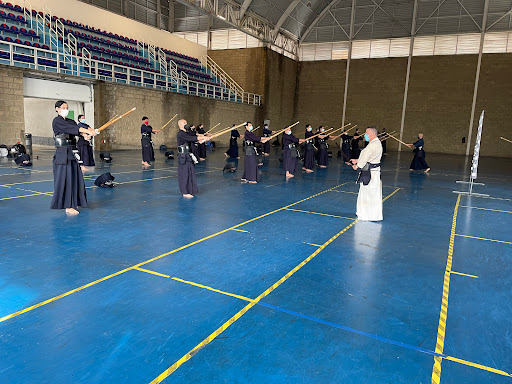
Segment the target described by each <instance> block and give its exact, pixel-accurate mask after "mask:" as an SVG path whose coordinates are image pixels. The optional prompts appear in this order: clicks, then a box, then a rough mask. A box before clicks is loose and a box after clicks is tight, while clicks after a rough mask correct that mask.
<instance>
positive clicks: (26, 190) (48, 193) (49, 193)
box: [16, 188, 53, 196]
mask: <svg viewBox="0 0 512 384" xmlns="http://www.w3.org/2000/svg"><path fill="white" fill-rule="evenodd" d="M16 189H19V190H20V191H25V192H33V193H40V194H41V195H47V196H53V193H51V192H38V191H32V190H30V189H23V188H16Z"/></svg>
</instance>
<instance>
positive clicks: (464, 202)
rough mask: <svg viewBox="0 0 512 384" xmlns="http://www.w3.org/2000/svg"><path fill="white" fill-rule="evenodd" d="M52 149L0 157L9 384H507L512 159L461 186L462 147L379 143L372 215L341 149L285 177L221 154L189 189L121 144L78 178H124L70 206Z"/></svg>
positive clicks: (489, 164)
mask: <svg viewBox="0 0 512 384" xmlns="http://www.w3.org/2000/svg"><path fill="white" fill-rule="evenodd" d="M52 154H53V152H49V151H40V152H37V153H36V155H38V156H39V159H36V160H35V161H34V167H33V168H31V169H20V168H17V167H15V166H14V165H13V163H11V162H10V161H9V162H7V161H6V160H3V161H2V162H0V185H1V187H0V212H1V216H2V223H3V225H2V235H1V239H2V240H1V246H0V383H2V384H3V383H9V384H14V383H38V384H39V383H156V382H160V381H163V382H165V383H322V384H324V383H343V384H345V383H347V384H348V383H372V384H373V383H407V384H410V383H431V382H432V383H439V382H441V383H447V384H448V383H478V384H482V383H493V384H502V383H512V377H511V376H510V373H511V372H512V326H511V323H512V322H511V319H512V295H511V294H512V290H511V287H512V285H511V284H510V283H511V277H510V276H511V272H512V267H511V265H510V261H511V260H512V231H511V230H510V227H511V226H510V224H511V219H512V189H511V186H512V176H511V174H510V169H511V167H512V161H511V160H507V159H491V158H482V159H481V161H480V163H481V164H480V169H479V173H480V175H481V177H480V179H479V180H478V181H481V182H484V183H486V186H485V187H476V191H477V192H484V193H488V194H490V195H491V197H492V198H481V197H471V198H468V197H467V196H460V197H459V195H457V194H454V193H452V190H453V189H457V188H461V186H457V185H456V184H455V180H457V179H460V178H461V177H463V175H464V171H463V170H464V160H465V159H464V158H463V157H457V156H434V155H427V156H428V157H427V160H428V161H429V163H430V165H431V167H432V173H431V175H424V174H419V173H413V174H411V173H409V171H408V164H409V162H410V160H411V154H410V153H403V154H402V155H401V159H400V158H399V157H398V155H397V154H390V155H389V156H387V157H386V158H385V159H384V161H383V163H384V164H383V184H384V187H383V196H385V197H386V200H385V202H384V221H383V222H382V223H364V222H355V221H354V217H355V203H356V198H357V195H356V192H357V186H356V185H355V184H354V179H355V172H354V171H352V169H351V168H350V167H347V166H343V165H342V163H341V161H340V160H339V159H336V158H335V159H333V161H332V163H331V166H330V167H329V168H328V169H327V170H317V171H316V172H315V173H313V174H301V173H300V172H299V173H298V174H297V176H296V177H295V179H292V180H290V181H288V182H286V181H285V178H284V175H283V173H282V169H280V168H279V161H278V154H277V153H274V154H273V155H272V156H271V158H270V159H265V164H264V166H263V167H262V169H261V173H262V181H261V183H260V184H257V185H249V184H240V182H239V179H240V177H241V173H242V170H241V169H239V170H237V172H236V174H223V173H222V171H221V169H222V167H223V166H224V164H225V159H224V156H223V154H222V150H218V151H217V152H216V153H209V154H208V155H209V157H208V160H207V161H206V163H201V164H200V165H198V166H197V171H198V183H199V188H200V194H199V197H197V198H195V199H194V200H191V201H186V200H184V199H183V198H182V197H181V196H180V195H179V191H178V186H177V179H176V174H177V172H176V166H177V164H176V160H174V162H173V161H171V162H165V161H164V158H163V155H162V154H161V153H156V155H157V162H156V164H155V166H154V167H153V168H151V169H149V170H145V171H142V169H141V166H140V152H139V151H122V152H114V153H113V158H114V160H113V163H112V164H111V165H100V166H97V167H96V168H95V169H94V171H93V172H91V173H89V175H91V174H94V175H99V174H101V173H103V172H106V171H110V172H112V174H114V176H116V180H115V181H116V182H117V183H118V184H117V186H116V187H115V188H114V189H110V190H107V189H100V188H96V187H94V186H93V181H94V178H95V176H93V177H91V176H87V177H86V184H87V185H88V186H90V187H89V189H88V190H87V193H88V198H89V203H90V208H88V209H82V210H81V213H80V215H79V216H77V217H66V216H65V214H64V212H62V211H52V210H50V209H49V205H50V200H51V192H52V190H53V184H52V183H53V181H52V173H51V157H52ZM240 165H242V161H240ZM468 167H469V166H468ZM501 172H506V175H505V176H502V175H500V173H501ZM443 290H444V292H443ZM440 315H441V317H440ZM436 351H437V352H436ZM434 361H436V367H435V368H433V367H434ZM439 369H440V371H439ZM433 372H434V374H433ZM439 372H440V374H439Z"/></svg>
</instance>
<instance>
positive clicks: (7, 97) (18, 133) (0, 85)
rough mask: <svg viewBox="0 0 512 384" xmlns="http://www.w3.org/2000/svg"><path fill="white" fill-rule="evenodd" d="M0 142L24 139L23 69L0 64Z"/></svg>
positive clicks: (15, 141)
mask: <svg viewBox="0 0 512 384" xmlns="http://www.w3.org/2000/svg"><path fill="white" fill-rule="evenodd" d="M0 120H1V121H2V124H1V125H0V144H6V145H9V146H10V145H14V144H16V143H17V142H18V141H22V140H24V133H25V119H24V107H23V71H21V70H19V69H17V68H11V67H6V66H4V65H0Z"/></svg>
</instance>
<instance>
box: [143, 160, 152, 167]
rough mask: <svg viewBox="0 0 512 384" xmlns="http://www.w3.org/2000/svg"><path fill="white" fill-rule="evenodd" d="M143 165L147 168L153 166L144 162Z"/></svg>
mask: <svg viewBox="0 0 512 384" xmlns="http://www.w3.org/2000/svg"><path fill="white" fill-rule="evenodd" d="M142 165H143V166H145V167H149V166H151V164H149V163H148V162H147V161H143V162H142Z"/></svg>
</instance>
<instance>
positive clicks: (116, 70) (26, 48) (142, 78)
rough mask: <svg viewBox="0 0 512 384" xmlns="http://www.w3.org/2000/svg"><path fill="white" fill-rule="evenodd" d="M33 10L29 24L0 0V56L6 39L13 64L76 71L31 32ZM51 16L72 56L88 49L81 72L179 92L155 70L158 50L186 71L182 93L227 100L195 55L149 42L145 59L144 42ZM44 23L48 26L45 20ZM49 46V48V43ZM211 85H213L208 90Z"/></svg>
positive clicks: (16, 9)
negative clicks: (151, 50)
mask: <svg viewBox="0 0 512 384" xmlns="http://www.w3.org/2000/svg"><path fill="white" fill-rule="evenodd" d="M36 15H40V16H41V17H40V18H39V20H41V19H43V20H46V18H45V15H44V14H43V13H42V12H38V11H35V10H32V16H33V23H34V24H32V25H31V23H30V21H31V20H30V19H28V20H27V19H26V18H25V16H26V14H25V10H24V9H23V8H22V7H20V6H18V5H16V6H14V5H12V4H11V3H8V2H7V3H6V2H3V1H2V0H0V47H1V48H0V60H5V59H7V60H9V59H10V57H11V56H10V55H11V51H9V49H7V50H6V49H5V47H7V45H6V44H2V43H3V42H7V43H11V44H15V46H14V50H13V51H12V59H13V61H14V63H15V64H16V65H21V66H26V67H29V66H30V65H32V67H34V65H36V67H35V68H36V69H37V68H38V67H37V66H43V67H45V68H47V69H48V70H51V68H57V67H59V68H61V69H70V70H73V68H74V70H75V71H76V70H77V68H76V67H77V64H76V63H78V62H77V61H75V62H74V63H75V64H73V60H72V59H71V58H68V59H67V61H66V64H64V62H63V61H62V60H63V58H62V57H61V58H60V59H59V60H60V63H59V62H58V61H57V54H56V53H55V52H54V51H52V50H51V49H50V47H49V46H48V44H50V35H48V34H47V33H45V34H44V36H43V35H40V36H39V35H38V34H37V32H36V31H40V28H39V27H37V29H36V24H35V22H36ZM52 20H53V21H54V22H55V21H57V20H59V21H60V22H61V23H62V25H63V26H64V31H63V32H64V37H62V36H59V40H61V42H66V43H68V44H69V42H68V36H69V35H71V36H73V37H74V38H75V39H76V51H74V47H73V52H72V54H73V55H76V56H82V48H86V49H87V50H88V51H89V52H90V57H89V59H92V60H95V61H96V63H95V64H93V65H92V66H90V65H89V64H88V62H85V61H84V62H82V64H81V65H80V71H81V73H80V75H82V76H84V75H85V76H88V75H89V76H93V77H94V76H96V75H98V76H101V77H104V78H107V79H112V80H114V79H116V80H118V81H126V82H129V83H135V84H139V85H147V86H150V87H153V86H155V85H157V86H160V87H166V88H168V87H170V86H171V84H173V86H174V89H176V87H178V88H177V91H178V92H180V87H184V86H183V85H179V84H181V83H179V84H177V82H176V80H174V83H172V80H171V78H170V77H165V76H164V75H167V74H166V73H165V74H164V73H161V71H160V69H161V68H160V65H161V64H160V62H159V58H158V54H159V53H162V52H163V53H164V54H165V62H166V63H167V64H168V65H170V61H171V60H172V61H173V65H172V66H173V67H174V68H176V70H177V71H178V74H180V73H183V74H186V75H187V78H188V79H189V80H190V81H192V82H191V83H189V85H188V87H186V89H187V91H188V92H190V93H195V94H198V95H201V96H221V97H223V98H229V99H232V97H231V95H230V93H229V90H228V89H226V88H224V87H223V85H222V84H221V83H220V81H218V79H216V78H214V77H213V76H211V75H210V74H209V73H208V71H207V70H206V68H204V67H203V66H202V65H201V62H200V60H199V59H197V58H195V57H191V56H187V55H184V54H181V53H179V52H174V51H171V50H168V49H165V48H159V47H155V54H156V57H155V60H150V59H149V58H148V57H149V53H148V51H147V49H148V46H147V45H145V49H144V52H142V51H140V50H139V48H140V44H138V41H137V40H135V39H132V38H128V37H125V36H122V35H118V34H115V33H111V32H108V31H104V30H101V29H97V28H95V27H91V26H88V25H83V24H81V23H77V22H75V21H72V20H67V19H64V18H61V17H58V16H52ZM47 27H49V25H48V24H47ZM45 42H46V43H47V44H45ZM52 47H54V45H53V43H52ZM32 48H37V49H39V51H37V52H36V51H34V50H33V49H32ZM53 49H55V48H53ZM63 49H64V48H59V50H60V52H61V53H62V52H64V51H63ZM145 56H146V57H145ZM68 63H69V64H70V65H71V67H70V66H69V64H68ZM85 63H87V64H85ZM113 65H115V67H114V66H113ZM96 71H97V73H96ZM87 74H88V75H87ZM101 77H100V78H101ZM166 79H167V80H166ZM211 86H216V87H218V88H215V91H213V88H212V87H211ZM208 87H209V88H208Z"/></svg>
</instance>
